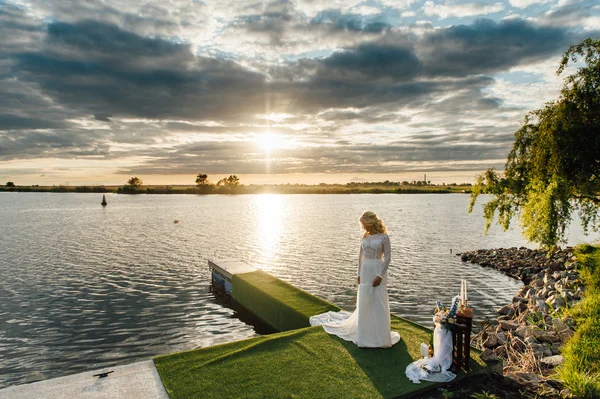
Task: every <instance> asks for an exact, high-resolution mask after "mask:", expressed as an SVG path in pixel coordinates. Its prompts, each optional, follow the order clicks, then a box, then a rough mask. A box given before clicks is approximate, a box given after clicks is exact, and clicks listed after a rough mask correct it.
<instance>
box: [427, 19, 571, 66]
mask: <svg viewBox="0 0 600 399" xmlns="http://www.w3.org/2000/svg"><path fill="white" fill-rule="evenodd" d="M570 39H571V37H569V35H568V34H567V32H566V31H565V30H564V29H562V28H554V27H543V26H542V27H538V26H535V25H533V24H531V23H529V22H527V21H524V20H519V19H508V20H504V21H502V22H500V23H496V22H494V21H492V20H489V19H480V20H477V21H476V22H475V23H474V24H473V25H470V26H467V25H459V26H452V27H449V28H447V29H443V30H440V31H436V32H434V33H432V34H430V35H427V36H426V37H425V39H424V41H423V43H422V45H423V48H424V49H425V51H424V52H425V54H424V56H423V59H424V60H425V62H426V63H427V70H428V74H429V75H433V76H464V74H465V71H469V73H471V74H476V73H492V72H498V71H502V70H507V69H508V68H510V67H512V66H515V65H519V64H522V63H526V62H533V61H537V60H541V59H545V58H547V57H548V56H549V55H552V54H556V53H557V52H560V51H563V50H564V49H565V47H566V46H568V45H569V44H570Z"/></svg>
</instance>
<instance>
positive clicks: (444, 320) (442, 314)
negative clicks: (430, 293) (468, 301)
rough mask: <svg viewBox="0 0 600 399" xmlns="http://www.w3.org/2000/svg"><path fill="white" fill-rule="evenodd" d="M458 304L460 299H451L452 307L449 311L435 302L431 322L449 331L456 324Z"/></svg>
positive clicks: (439, 302) (456, 297) (440, 303)
mask: <svg viewBox="0 0 600 399" xmlns="http://www.w3.org/2000/svg"><path fill="white" fill-rule="evenodd" d="M459 303H460V297H458V296H455V297H454V298H452V305H450V309H448V308H446V307H445V306H444V305H443V304H442V302H441V301H440V300H437V301H435V305H436V307H435V314H434V316H433V322H434V323H436V324H440V325H441V326H442V327H445V328H446V329H451V328H452V326H453V325H454V324H455V323H456V312H458V305H459Z"/></svg>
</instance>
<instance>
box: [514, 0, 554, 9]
mask: <svg viewBox="0 0 600 399" xmlns="http://www.w3.org/2000/svg"><path fill="white" fill-rule="evenodd" d="M550 2H552V0H509V3H510V5H511V6H513V7H517V8H527V7H529V6H532V5H534V4H546V3H550Z"/></svg>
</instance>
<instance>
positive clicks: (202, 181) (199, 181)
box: [196, 173, 210, 188]
mask: <svg viewBox="0 0 600 399" xmlns="http://www.w3.org/2000/svg"><path fill="white" fill-rule="evenodd" d="M209 184H210V180H208V175H205V174H202V173H198V176H196V185H197V186H198V188H200V187H201V186H207V185H209Z"/></svg>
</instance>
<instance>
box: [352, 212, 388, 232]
mask: <svg viewBox="0 0 600 399" xmlns="http://www.w3.org/2000/svg"><path fill="white" fill-rule="evenodd" d="M358 221H359V222H360V224H361V225H362V227H363V228H364V229H365V233H364V234H363V238H364V237H366V236H368V235H370V234H381V233H387V229H386V227H385V225H384V224H383V220H381V219H379V218H378V217H377V215H376V214H375V212H371V211H365V212H364V213H363V214H362V216H361V217H360V218H359V219H358Z"/></svg>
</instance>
